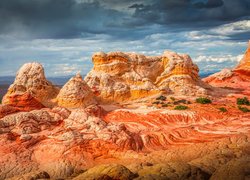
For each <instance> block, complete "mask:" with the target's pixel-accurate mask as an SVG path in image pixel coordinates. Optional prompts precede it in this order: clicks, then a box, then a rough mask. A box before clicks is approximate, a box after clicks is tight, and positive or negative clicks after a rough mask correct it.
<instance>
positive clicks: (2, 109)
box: [0, 105, 20, 119]
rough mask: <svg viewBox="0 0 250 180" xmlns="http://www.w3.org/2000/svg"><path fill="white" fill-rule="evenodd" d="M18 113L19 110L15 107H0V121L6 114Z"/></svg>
mask: <svg viewBox="0 0 250 180" xmlns="http://www.w3.org/2000/svg"><path fill="white" fill-rule="evenodd" d="M18 111H20V109H18V108H16V107H13V106H9V105H0V119H1V118H3V117H4V116H6V115H8V114H12V113H15V112H18Z"/></svg>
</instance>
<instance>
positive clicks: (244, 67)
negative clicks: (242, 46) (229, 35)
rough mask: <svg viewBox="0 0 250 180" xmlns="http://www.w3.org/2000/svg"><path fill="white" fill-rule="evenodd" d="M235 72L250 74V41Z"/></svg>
mask: <svg viewBox="0 0 250 180" xmlns="http://www.w3.org/2000/svg"><path fill="white" fill-rule="evenodd" d="M234 72H238V73H242V74H245V75H248V76H250V41H249V42H248V48H247V50H246V52H245V55H244V57H243V58H242V60H241V61H240V63H239V65H238V66H237V67H236V68H235V69H234Z"/></svg>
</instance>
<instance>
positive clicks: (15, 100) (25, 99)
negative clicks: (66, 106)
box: [8, 92, 45, 111]
mask: <svg viewBox="0 0 250 180" xmlns="http://www.w3.org/2000/svg"><path fill="white" fill-rule="evenodd" d="M8 105H10V106H13V107H16V108H17V109H19V110H20V111H30V110H34V109H41V108H44V107H45V106H44V105H43V104H42V103H40V102H39V101H38V100H37V99H36V98H34V97H33V96H32V95H31V94H30V93H28V92H26V93H24V94H13V95H9V96H8Z"/></svg>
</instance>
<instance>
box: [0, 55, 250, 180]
mask: <svg viewBox="0 0 250 180" xmlns="http://www.w3.org/2000/svg"><path fill="white" fill-rule="evenodd" d="M93 62H94V68H93V70H92V71H91V72H90V73H89V74H88V75H87V77H86V79H85V80H86V82H87V83H86V82H85V81H84V80H83V79H82V77H81V76H80V75H79V74H77V75H76V76H75V77H73V78H71V79H70V80H69V81H68V82H67V83H66V84H65V85H64V87H63V88H62V89H61V91H60V92H59V94H58V89H57V88H55V87H54V86H53V85H52V84H51V83H49V82H48V81H47V80H46V79H45V77H44V72H43V68H42V66H41V65H40V64H37V63H30V64H26V65H25V66H24V67H23V68H21V69H20V71H19V72H18V74H17V78H16V80H15V82H14V84H13V85H11V87H10V89H9V91H8V93H7V95H6V96H5V98H4V102H5V104H9V105H1V106H0V157H1V158H0V179H8V178H11V179H42V178H52V179H89V180H91V179H93V180H94V179H95V180H96V179H104V180H105V179H107V180H109V179H135V180H140V179H149V180H151V179H156V180H159V179H190V180H191V179H205V180H207V179H209V178H211V179H230V178H231V179H247V178H249V167H250V160H249V157H250V151H249V149H250V126H249V124H250V113H248V112H245V113H243V112H241V111H240V110H239V109H238V108H237V107H236V105H235V102H236V98H232V99H233V101H232V100H231V99H229V98H227V97H224V96H222V97H216V98H214V97H211V99H212V100H213V102H212V103H211V104H198V103H195V102H194V98H193V97H185V98H186V99H181V100H180V99H179V98H180V97H178V96H174V97H173V98H170V97H167V98H166V100H162V101H161V102H160V101H159V102H160V103H167V104H164V105H167V106H164V107H163V105H162V106H154V105H153V103H152V102H153V100H149V101H134V102H132V103H129V101H130V100H134V99H138V98H143V97H146V96H149V95H156V94H159V93H169V94H171V93H172V94H176V95H204V94H206V93H208V89H209V88H211V87H210V86H207V85H206V84H204V83H202V82H201V81H200V79H199V76H198V68H197V66H196V65H194V64H193V63H192V61H191V59H190V57H189V56H187V55H179V54H177V53H174V52H165V53H164V54H163V55H162V56H157V57H146V56H143V55H137V54H133V53H121V52H115V53H108V54H105V53H97V54H95V55H94V56H93ZM241 68H243V69H244V67H242V66H241ZM152 69H153V70H152ZM236 69H237V68H236ZM236 74H237V76H236ZM216 77H217V78H216V81H218V82H227V81H228V79H230V78H232V77H233V78H234V81H236V80H238V81H237V82H240V83H234V86H236V88H238V87H246V88H245V89H248V90H250V88H249V87H250V86H249V85H250V83H249V81H247V77H248V75H247V74H246V73H245V71H244V72H243V71H236V70H235V71H231V70H224V71H222V72H221V73H218V74H217V75H216ZM235 78H236V79H235ZM237 78H240V79H237ZM244 83H245V84H244ZM232 84H233V83H232ZM242 84H243V85H242ZM89 86H90V87H91V89H90V87H89ZM216 89H222V88H216ZM212 90H214V89H212ZM93 91H94V93H93ZM214 92H215V91H214ZM222 93H223V92H222ZM240 93H241V95H244V96H247V95H248V94H244V93H245V91H244V92H242V91H240ZM95 95H96V96H97V98H98V99H99V100H101V101H102V102H103V103H102V104H97V103H96V101H95ZM54 98H55V99H54ZM181 98H182V97H181ZM170 99H175V100H172V101H173V102H170ZM125 100H126V103H128V104H119V103H117V104H112V105H110V104H105V103H104V102H122V101H125ZM167 101H168V102H167ZM177 102H178V103H177ZM187 102H188V103H187ZM177 104H183V105H184V104H185V105H186V106H188V109H186V110H174V109H175V107H174V106H175V105H177ZM49 105H53V106H54V107H47V106H49ZM56 105H59V106H62V107H57V106H56ZM222 107H223V108H224V109H226V111H221V110H220V109H221V108H222ZM33 109H35V110H33ZM20 111H29V112H20Z"/></svg>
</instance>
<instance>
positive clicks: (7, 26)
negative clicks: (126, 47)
mask: <svg viewBox="0 0 250 180" xmlns="http://www.w3.org/2000/svg"><path fill="white" fill-rule="evenodd" d="M249 9H250V1H249V0H237V1H236V0H123V1H119V0H1V1H0V17H1V18H0V25H1V26H0V35H6V34H7V35H8V34H10V35H11V36H14V37H16V38H20V37H28V38H41V39H43V38H51V39H62V38H63V39H65V38H89V37H91V36H92V35H94V34H105V35H109V36H111V37H113V38H114V39H140V38H144V37H145V36H147V35H150V34H154V33H161V32H164V31H166V30H167V31H183V30H192V29H194V28H196V29H197V28H198V27H199V28H203V29H204V28H207V27H212V26H215V25H221V24H224V23H226V22H231V21H234V20H236V19H239V18H242V19H244V18H245V17H246V16H250V11H249ZM157 25H158V27H157V28H154V26H157Z"/></svg>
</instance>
